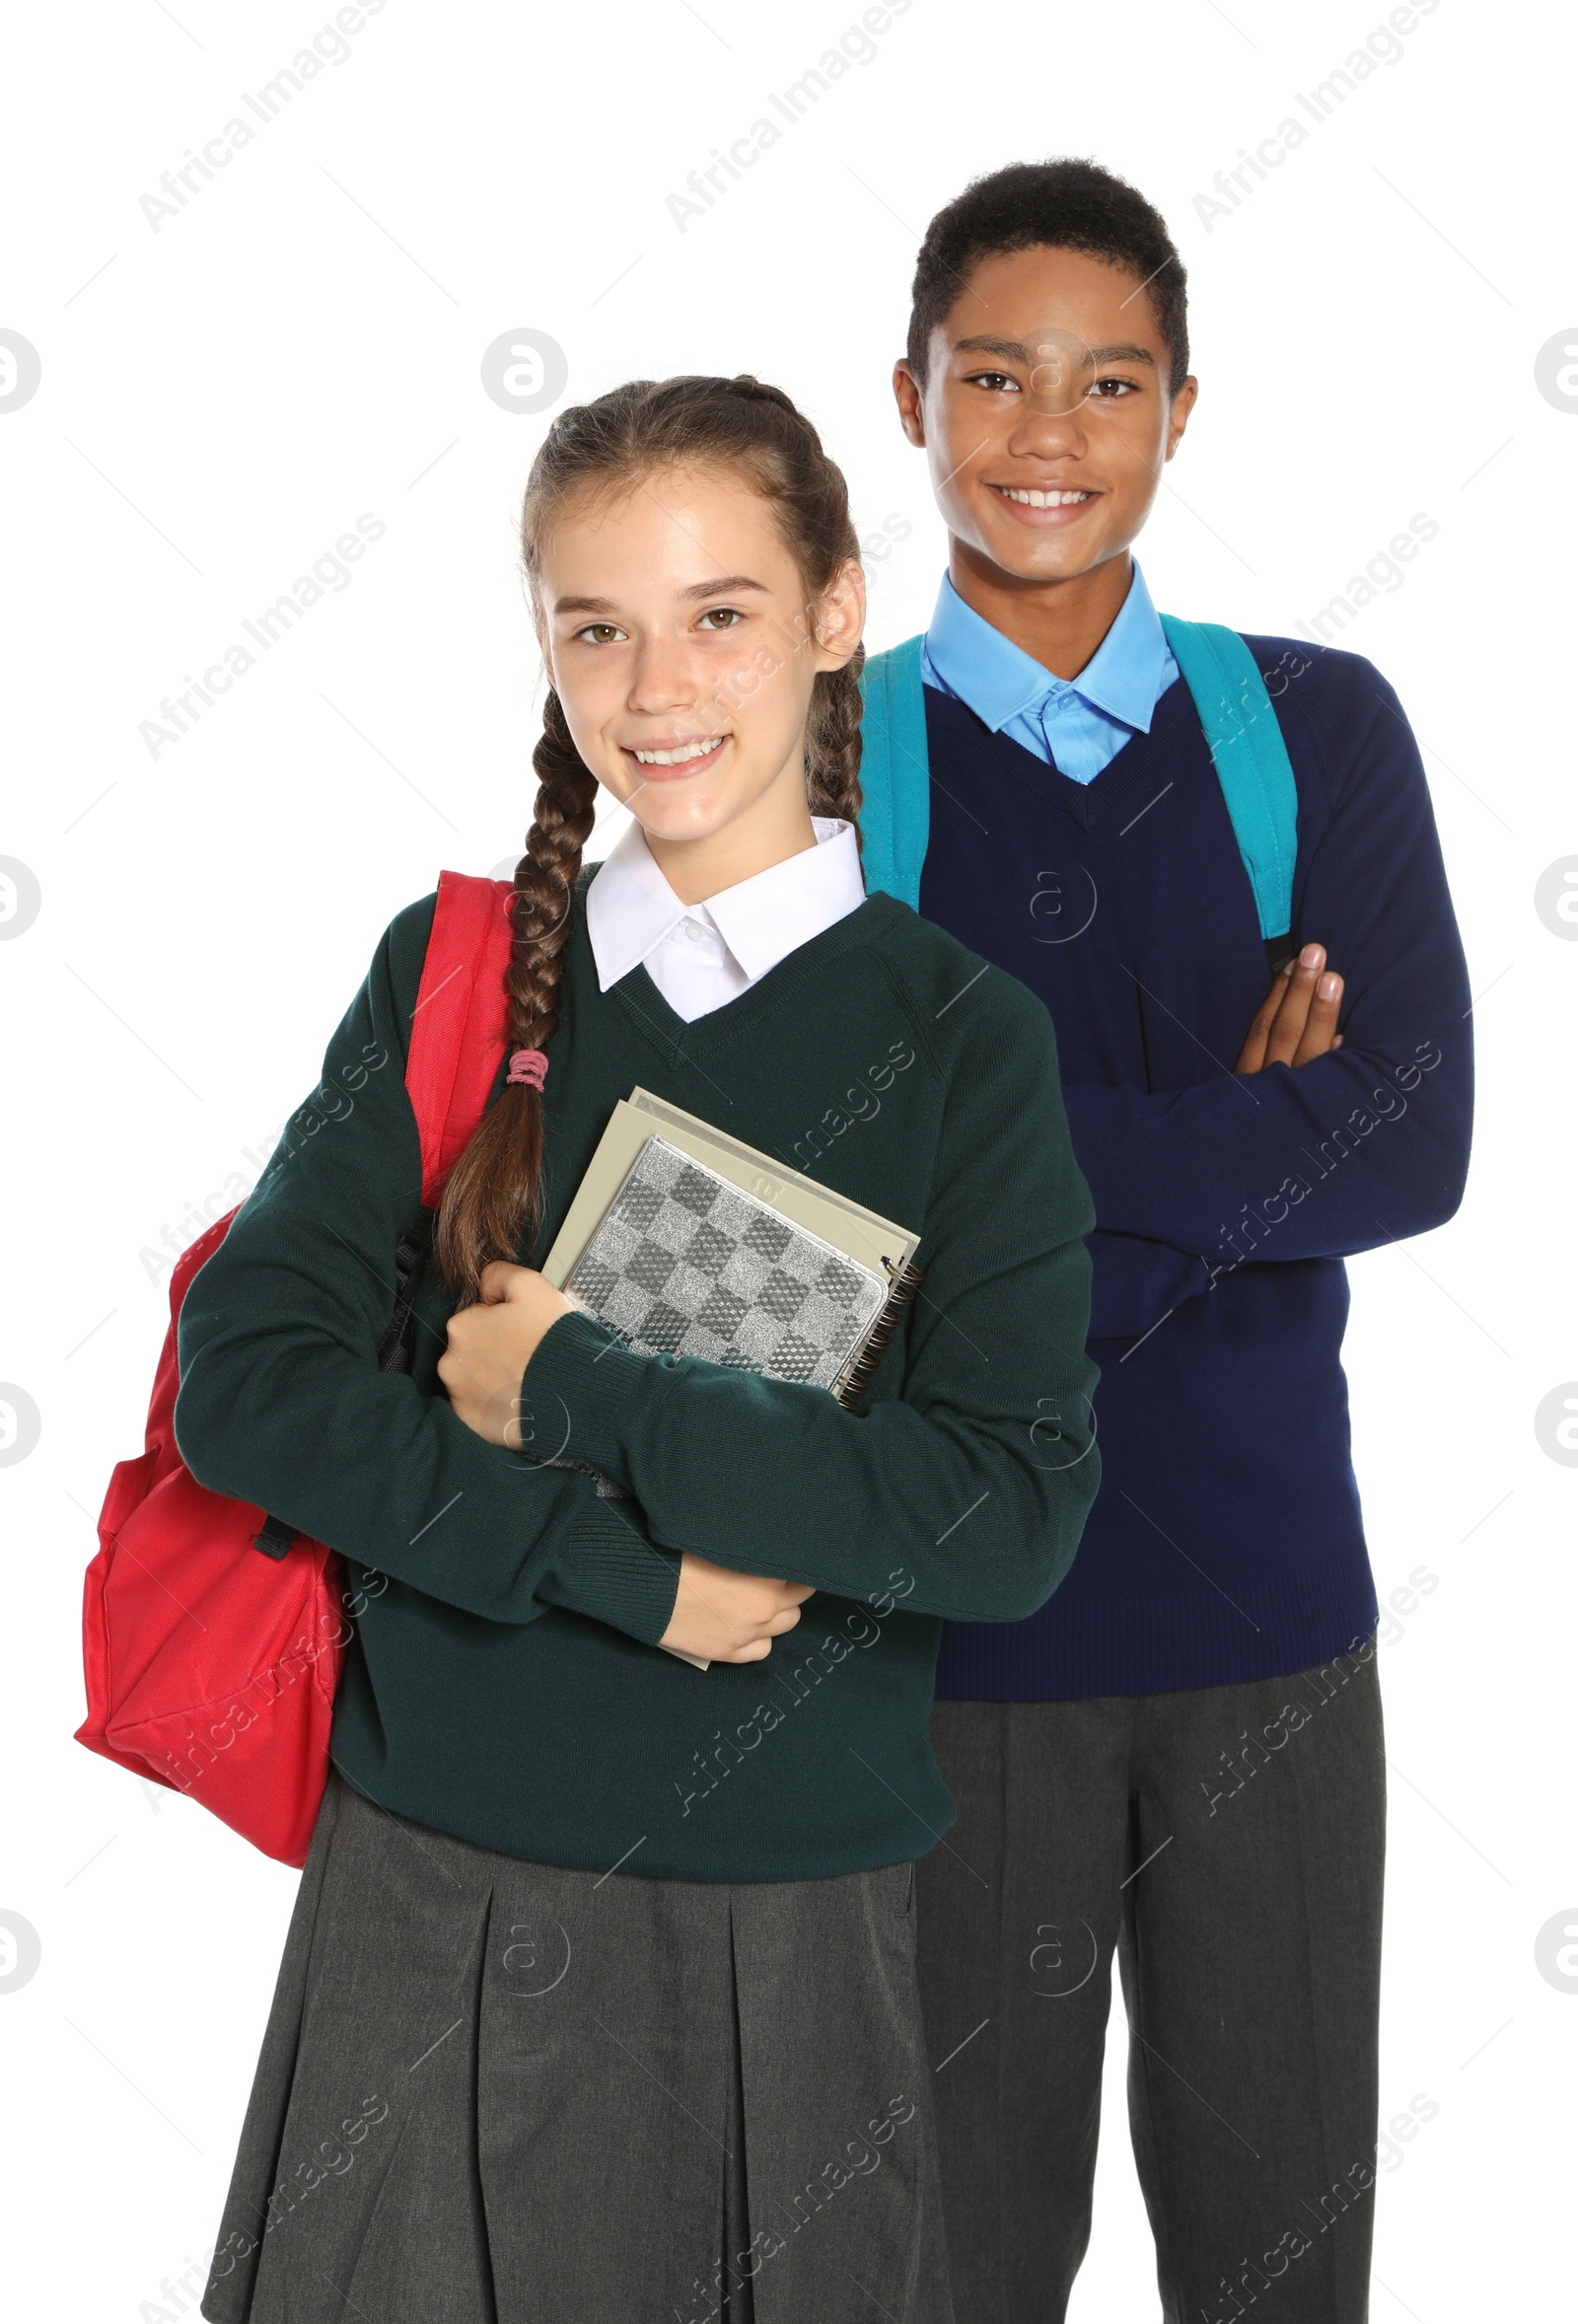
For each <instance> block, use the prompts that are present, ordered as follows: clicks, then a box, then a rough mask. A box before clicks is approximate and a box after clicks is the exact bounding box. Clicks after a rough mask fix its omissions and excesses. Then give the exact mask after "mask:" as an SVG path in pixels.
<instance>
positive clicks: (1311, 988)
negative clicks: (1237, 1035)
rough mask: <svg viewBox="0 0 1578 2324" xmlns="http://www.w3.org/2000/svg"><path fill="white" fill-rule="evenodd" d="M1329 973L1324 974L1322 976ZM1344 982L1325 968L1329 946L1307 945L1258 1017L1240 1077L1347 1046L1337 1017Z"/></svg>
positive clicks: (1274, 987)
mask: <svg viewBox="0 0 1578 2324" xmlns="http://www.w3.org/2000/svg"><path fill="white" fill-rule="evenodd" d="M1323 971H1325V974H1323ZM1341 1007H1342V979H1341V978H1340V977H1339V976H1337V975H1336V974H1335V973H1334V972H1333V971H1331V970H1328V969H1327V966H1326V946H1325V945H1324V944H1307V945H1306V946H1305V947H1304V950H1303V951H1302V952H1301V953H1300V954H1299V956H1298V958H1297V960H1291V961H1289V963H1288V965H1287V967H1286V968H1285V969H1284V970H1283V971H1282V973H1281V974H1280V976H1279V977H1278V978H1277V980H1276V981H1275V982H1274V983H1273V985H1272V986H1271V989H1270V991H1269V992H1268V993H1267V994H1266V996H1265V998H1264V1000H1262V1001H1261V1003H1260V1005H1259V1007H1258V1008H1257V1009H1256V1011H1255V1022H1254V1024H1253V1025H1252V1026H1251V1027H1250V1030H1249V1036H1248V1038H1247V1040H1246V1041H1245V1044H1244V1047H1243V1048H1242V1049H1241V1050H1240V1052H1239V1060H1238V1063H1237V1064H1236V1065H1235V1066H1234V1068H1233V1070H1234V1072H1235V1073H1258V1072H1259V1071H1260V1070H1261V1068H1262V1067H1263V1066H1266V1065H1307V1064H1308V1063H1309V1062H1310V1059H1311V1058H1312V1057H1324V1056H1325V1055H1326V1053H1327V1051H1328V1050H1333V1049H1340V1048H1341V1047H1342V1036H1341V1034H1340V1033H1339V1032H1338V1031H1337V1014H1338V1011H1339V1010H1340V1009H1341Z"/></svg>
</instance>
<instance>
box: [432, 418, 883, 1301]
mask: <svg viewBox="0 0 1578 2324" xmlns="http://www.w3.org/2000/svg"><path fill="white" fill-rule="evenodd" d="M664 468H729V469H732V470H735V471H737V472H741V473H742V474H743V475H744V477H745V479H746V481H747V482H748V483H749V484H750V485H751V487H752V488H753V490H754V491H756V492H757V493H758V494H759V495H760V497H761V498H762V499H764V500H765V501H767V503H768V504H769V505H770V507H771V508H772V510H773V512H774V515H775V517H776V519H777V522H778V524H779V526H780V528H781V530H782V533H783V537H784V540H785V542H786V544H787V545H788V547H789V549H790V552H791V554H792V555H793V556H794V559H795V562H796V564H797V565H798V567H799V570H800V578H801V584H802V587H803V590H804V593H805V600H806V609H807V620H808V627H807V631H806V634H807V636H808V637H809V636H810V635H811V634H812V632H811V627H810V624H811V620H812V617H813V610H814V608H815V606H816V605H817V603H818V601H819V600H820V599H821V598H822V597H823V596H824V594H825V592H826V591H827V590H828V589H829V588H830V587H831V585H832V583H833V581H834V580H835V579H836V577H837V575H838V573H839V572H840V570H841V569H842V567H843V566H844V565H845V564H846V563H847V562H849V561H850V560H851V559H858V557H859V554H860V546H859V543H858V541H857V539H856V536H855V529H854V525H853V523H852V521H851V519H850V514H849V491H848V486H847V485H846V484H845V482H844V479H843V475H842V473H841V472H840V471H839V470H838V468H837V467H836V466H835V464H834V463H833V462H832V461H831V460H830V459H829V458H828V456H827V454H826V453H825V451H824V450H823V445H822V439H821V437H820V436H819V435H818V433H817V431H816V429H815V428H814V427H813V426H812V424H811V422H810V420H809V419H807V418H806V417H805V415H804V413H803V412H801V411H799V410H798V409H797V408H796V406H795V405H794V403H793V402H791V400H790V399H789V398H788V397H787V396H786V395H785V394H784V393H783V391H782V390H781V389H780V388H774V387H769V386H767V385H766V384H765V383H764V382H763V381H761V380H757V379H753V378H752V377H751V376H750V375H749V374H742V375H740V376H739V377H737V378H735V379H709V378H702V377H685V378H680V379H670V380H632V381H630V382H628V383H627V384H626V385H625V386H624V387H621V388H615V389H613V390H612V391H611V393H610V394H609V395H607V396H600V397H598V398H597V399H596V401H594V402H591V403H579V404H575V405H572V406H571V407H570V408H569V409H567V410H565V411H561V412H560V413H559V415H558V417H557V418H556V419H555V420H554V422H553V424H552V426H551V427H550V428H549V430H548V433H547V435H546V437H545V438H544V440H543V443H542V445H541V448H540V450H539V451H538V456H537V458H536V460H535V461H534V462H533V464H532V472H531V475H530V477H529V478H528V480H527V487H526V498H525V504H524V507H523V510H522V517H521V547H522V555H523V559H524V562H525V566H526V572H527V577H528V580H529V581H530V582H531V584H532V587H533V590H534V593H535V592H536V590H537V587H538V576H539V574H540V571H541V564H542V556H543V550H544V546H545V543H546V540H547V536H548V533H549V530H550V528H551V524H552V520H553V519H554V518H555V517H556V516H557V515H558V514H559V512H560V511H561V510H562V508H563V506H564V504H565V503H566V502H567V501H568V500H569V499H570V498H571V497H572V496H573V495H574V494H575V493H577V492H579V491H581V490H583V489H585V488H587V487H588V486H593V487H601V488H603V489H605V490H611V489H620V488H627V487H628V485H629V484H630V482H631V480H632V479H633V478H636V477H639V476H641V475H645V474H651V473H652V472H653V471H655V470H658V469H664ZM863 660H864V648H863V647H860V646H857V647H856V649H855V651H854V653H853V654H852V655H851V657H850V658H849V660H848V661H847V662H845V663H844V664H843V665H842V667H841V668H839V669H836V670H825V671H819V672H818V674H817V676H816V678H815V680H814V681H813V685H812V697H811V710H810V715H809V717H808V720H807V724H806V797H807V804H808V806H809V807H810V810H811V813H812V814H813V815H819V816H831V817H838V818H840V819H841V820H843V821H844V822H846V823H852V824H854V825H855V828H856V832H857V835H858V832H859V823H858V817H859V814H860V712H861V695H860V670H861V665H862V663H863ZM532 763H533V765H534V767H535V769H536V772H537V778H538V795H537V806H536V810H535V812H534V815H533V820H532V828H531V830H530V831H529V832H528V833H527V835H526V852H525V854H524V855H523V856H522V857H521V860H520V862H519V863H518V864H517V865H516V867H515V879H514V887H513V893H512V895H511V897H510V916H511V922H512V926H513V929H514V938H515V941H514V946H513V950H512V953H511V958H510V967H509V973H508V976H507V979H506V990H507V994H508V1002H509V1006H508V1021H507V1029H506V1042H507V1046H508V1048H509V1049H510V1050H512V1051H513V1050H517V1049H545V1048H546V1047H547V1044H548V1042H549V1041H550V1040H551V1038H552V1036H553V1032H554V1029H555V1027H556V1026H557V1024H558V1021H559V982H560V979H561V978H562V976H563V974H564V954H565V948H566V946H567V944H568V942H569V937H570V928H571V922H572V918H573V914H574V908H575V888H576V882H577V880H578V879H579V877H580V872H581V855H582V850H583V849H584V847H585V845H586V842H587V840H588V839H589V838H590V836H591V835H592V826H593V820H594V813H595V808H596V802H597V791H598V783H597V777H596V775H595V774H594V773H593V772H592V770H591V768H590V767H589V766H588V765H587V764H586V763H585V762H584V761H583V760H582V758H581V755H580V753H579V752H578V751H577V750H576V747H575V744H574V743H573V741H572V740H571V738H570V730H569V725H568V723H567V721H566V719H565V716H564V710H563V706H562V704H561V703H560V701H559V698H558V695H557V694H556V693H555V692H554V691H553V690H551V689H550V690H549V691H548V696H547V700H546V703H545V705H544V708H543V715H542V737H541V740H540V741H539V742H538V745H537V748H536V750H535V751H534V753H533V761H532ZM542 1163H543V1133H542V1098H541V1095H540V1093H539V1091H538V1090H537V1089H535V1088H533V1087H531V1086H530V1085H529V1084H527V1083H521V1082H516V1083H509V1084H506V1086H505V1088H504V1089H503V1090H502V1091H501V1093H500V1095H499V1097H498V1099H497V1101H496V1102H495V1104H494V1105H492V1106H491V1107H490V1108H489V1109H488V1112H487V1113H486V1114H485V1115H484V1116H483V1119H482V1122H481V1124H480V1126H479V1127H478V1128H477V1130H476V1131H475V1133H474V1135H473V1136H472V1138H471V1140H470V1143H469V1144H468V1145H467V1146H466V1150H465V1152H464V1153H463V1154H462V1156H461V1158H460V1160H459V1161H458V1162H457V1163H456V1165H455V1168H454V1170H453V1171H452V1172H451V1174H450V1179H449V1183H448V1185H447V1186H446V1188H445V1190H444V1198H443V1201H442V1203H441V1205H440V1209H439V1216H438V1230H437V1251H438V1259H439V1265H440V1267H441V1268H442V1270H443V1272H444V1276H445V1279H446V1281H447V1282H448V1283H449V1286H450V1288H451V1290H452V1291H453V1292H454V1293H455V1294H456V1295H457V1296H458V1297H460V1298H462V1299H467V1298H475V1296H476V1294H477V1289H478V1284H479V1280H480V1277H481V1273H482V1270H483V1269H484V1268H485V1267H486V1266H487V1265H488V1263H489V1261H490V1260H494V1259H508V1260H513V1259H514V1258H515V1257H516V1256H517V1253H518V1250H519V1247H520V1244H521V1241H522V1238H523V1236H524V1235H525V1234H526V1233H527V1232H528V1231H529V1230H531V1231H532V1232H534V1233H535V1231H536V1229H537V1228H538V1225H539V1224H540V1221H541V1214H542V1207H543V1200H542V1196H543V1172H542Z"/></svg>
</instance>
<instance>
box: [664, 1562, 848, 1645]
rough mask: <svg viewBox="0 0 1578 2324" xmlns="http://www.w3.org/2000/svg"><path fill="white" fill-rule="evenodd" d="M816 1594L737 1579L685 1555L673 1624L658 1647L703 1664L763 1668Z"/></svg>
mask: <svg viewBox="0 0 1578 2324" xmlns="http://www.w3.org/2000/svg"><path fill="white" fill-rule="evenodd" d="M814 1594H815V1593H814V1592H813V1591H812V1590H810V1589H809V1588H807V1587H806V1586H805V1585H804V1584H803V1583H801V1582H798V1581H766V1580H763V1579H762V1577H761V1576H760V1575H759V1574H755V1573H736V1572H734V1571H733V1570H732V1569H731V1568H730V1567H729V1566H727V1565H712V1564H709V1563H708V1561H707V1560H706V1559H705V1558H696V1557H692V1556H691V1554H690V1552H689V1551H688V1550H687V1551H686V1552H685V1554H684V1556H683V1557H682V1558H681V1561H680V1595H679V1596H678V1598H676V1600H675V1602H674V1619H673V1621H672V1622H671V1623H670V1624H669V1627H668V1629H667V1630H666V1631H665V1632H664V1634H663V1635H662V1637H661V1638H660V1639H659V1640H658V1643H659V1645H660V1646H672V1647H675V1648H677V1649H678V1651H679V1652H680V1653H681V1654H697V1655H699V1656H700V1657H701V1659H702V1660H703V1661H704V1662H761V1661H764V1660H765V1658H766V1657H767V1655H769V1654H770V1653H771V1652H772V1641H773V1639H774V1638H780V1637H782V1635H783V1634H784V1632H785V1631H789V1630H793V1629H794V1627H795V1624H796V1623H797V1622H798V1621H799V1620H800V1609H801V1607H802V1606H803V1605H804V1604H805V1602H806V1600H807V1599H808V1598H809V1597H811V1596H813V1595H814Z"/></svg>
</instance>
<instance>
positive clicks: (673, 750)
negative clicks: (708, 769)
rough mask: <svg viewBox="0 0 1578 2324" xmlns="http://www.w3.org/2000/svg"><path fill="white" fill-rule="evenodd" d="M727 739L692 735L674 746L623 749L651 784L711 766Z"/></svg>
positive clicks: (626, 747)
mask: <svg viewBox="0 0 1578 2324" xmlns="http://www.w3.org/2000/svg"><path fill="white" fill-rule="evenodd" d="M728 740H729V737H728V736H727V735H726V734H710V735H691V736H685V737H683V738H682V739H681V740H680V741H678V742H673V743H648V744H636V743H624V744H621V746H620V748H621V749H622V750H623V752H624V754H625V756H626V758H629V759H633V760H634V761H635V763H636V764H637V765H638V766H639V767H640V768H641V769H642V771H643V773H644V774H645V775H646V777H647V779H648V781H649V782H672V781H673V780H674V779H675V777H676V776H678V775H685V774H695V773H699V771H700V770H701V769H702V768H703V767H704V766H710V765H711V764H712V763H713V762H714V760H715V759H716V758H717V756H718V753H719V752H720V751H721V750H722V749H723V746H724V744H725V743H726V742H727V741H728Z"/></svg>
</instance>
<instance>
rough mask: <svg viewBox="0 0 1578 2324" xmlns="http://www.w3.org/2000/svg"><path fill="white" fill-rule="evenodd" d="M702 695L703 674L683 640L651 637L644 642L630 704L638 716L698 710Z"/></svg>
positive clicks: (632, 676) (633, 672)
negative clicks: (700, 678) (697, 668)
mask: <svg viewBox="0 0 1578 2324" xmlns="http://www.w3.org/2000/svg"><path fill="white" fill-rule="evenodd" d="M700 694H701V685H700V680H699V674H698V672H697V671H696V669H695V666H694V663H693V661H692V658H691V655H690V653H689V652H688V651H687V649H686V647H685V645H684V643H683V642H682V641H681V639H679V638H676V637H657V636H650V635H649V636H647V637H644V638H643V639H642V640H641V643H640V644H639V646H638V647H637V649H636V654H635V661H634V665H633V667H632V669H631V672H630V695H629V704H630V708H631V710H632V711H633V712H634V713H635V714H636V715H637V716H639V717H643V718H652V717H658V716H660V715H663V714H665V713H668V712H672V711H685V710H694V709H695V708H696V706H697V703H698V701H699V699H700Z"/></svg>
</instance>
